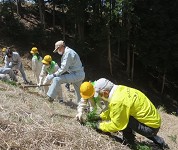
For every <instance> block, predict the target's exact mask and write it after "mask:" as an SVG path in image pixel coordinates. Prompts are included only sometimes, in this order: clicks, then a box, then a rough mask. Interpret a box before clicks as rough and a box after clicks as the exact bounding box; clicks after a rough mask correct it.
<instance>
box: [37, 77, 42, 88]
mask: <svg viewBox="0 0 178 150" xmlns="http://www.w3.org/2000/svg"><path fill="white" fill-rule="evenodd" d="M42 79H43V78H42V77H39V83H38V84H37V85H38V86H41V84H42Z"/></svg>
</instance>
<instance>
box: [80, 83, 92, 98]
mask: <svg viewBox="0 0 178 150" xmlns="http://www.w3.org/2000/svg"><path fill="white" fill-rule="evenodd" d="M94 94H95V89H94V87H93V85H92V84H91V83H90V82H83V83H82V84H81V86H80V95H81V97H82V98H83V99H89V98H91V97H93V96H94Z"/></svg>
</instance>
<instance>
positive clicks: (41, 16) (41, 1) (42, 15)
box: [38, 0, 45, 29]
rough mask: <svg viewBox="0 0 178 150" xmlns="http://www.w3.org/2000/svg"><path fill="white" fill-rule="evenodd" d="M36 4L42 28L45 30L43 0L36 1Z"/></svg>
mask: <svg viewBox="0 0 178 150" xmlns="http://www.w3.org/2000/svg"><path fill="white" fill-rule="evenodd" d="M38 4H39V13H40V21H41V24H42V26H43V28H44V29H45V9H44V8H45V7H44V0H38Z"/></svg>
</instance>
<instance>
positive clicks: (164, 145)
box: [158, 142, 170, 150]
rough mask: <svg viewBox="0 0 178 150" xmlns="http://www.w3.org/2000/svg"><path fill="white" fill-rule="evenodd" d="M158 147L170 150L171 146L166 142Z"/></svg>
mask: <svg viewBox="0 0 178 150" xmlns="http://www.w3.org/2000/svg"><path fill="white" fill-rule="evenodd" d="M158 146H159V147H160V148H161V149H162V150H169V149H170V148H169V146H168V144H166V143H165V142H164V143H162V144H158Z"/></svg>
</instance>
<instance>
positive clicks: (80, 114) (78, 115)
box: [76, 113, 83, 122]
mask: <svg viewBox="0 0 178 150" xmlns="http://www.w3.org/2000/svg"><path fill="white" fill-rule="evenodd" d="M76 119H77V120H78V121H80V122H81V121H82V119H83V118H82V113H78V114H77V115H76Z"/></svg>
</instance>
